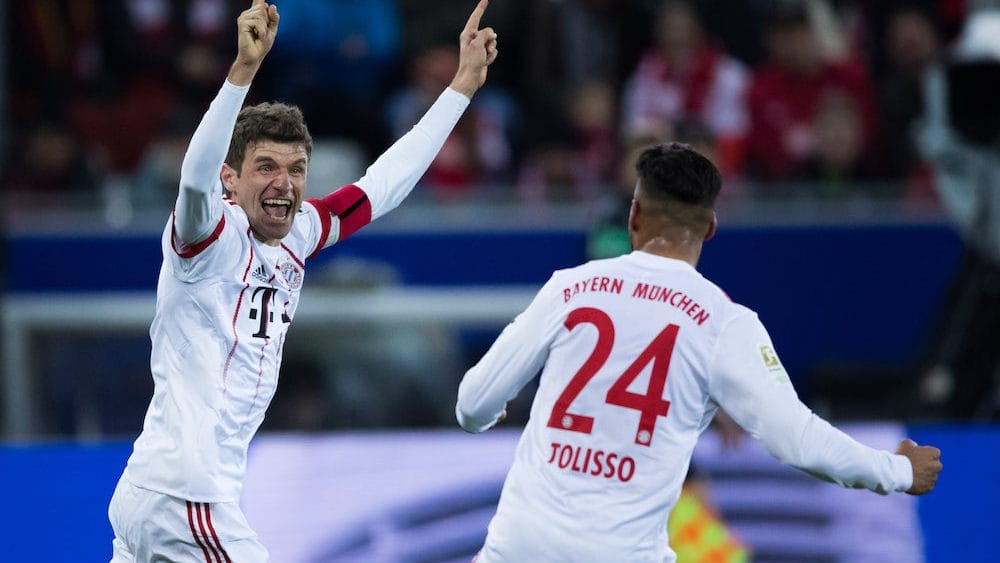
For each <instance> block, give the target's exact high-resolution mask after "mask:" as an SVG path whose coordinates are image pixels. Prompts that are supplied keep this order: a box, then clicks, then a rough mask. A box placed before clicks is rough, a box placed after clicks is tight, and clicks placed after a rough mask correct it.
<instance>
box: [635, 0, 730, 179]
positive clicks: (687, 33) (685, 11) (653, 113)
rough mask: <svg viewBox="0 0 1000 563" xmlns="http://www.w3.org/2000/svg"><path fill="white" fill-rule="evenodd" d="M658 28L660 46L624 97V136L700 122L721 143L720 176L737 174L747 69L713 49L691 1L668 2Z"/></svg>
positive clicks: (646, 58)
mask: <svg viewBox="0 0 1000 563" xmlns="http://www.w3.org/2000/svg"><path fill="white" fill-rule="evenodd" d="M655 25H656V30H655V37H656V47H655V48H653V49H651V50H649V51H647V52H646V53H645V54H644V55H643V57H642V60H641V61H640V62H639V66H638V67H637V68H636V70H635V72H634V73H633V74H632V77H631V78H630V79H629V81H628V83H627V84H626V86H625V91H624V93H623V102H622V103H623V113H624V115H623V120H622V121H623V127H624V129H625V131H626V132H627V133H628V134H634V133H637V132H640V131H666V130H669V128H670V127H671V126H672V125H674V124H676V123H678V122H679V121H682V120H689V121H691V120H697V121H701V122H703V123H704V124H705V125H706V126H707V127H708V129H709V131H711V133H712V135H713V136H714V137H715V139H716V142H717V145H718V159H717V161H718V163H719V166H720V168H721V171H722V172H723V174H732V173H734V172H735V171H737V170H739V169H740V167H741V162H742V153H743V144H744V141H745V137H746V133H747V128H748V125H749V122H748V117H747V113H746V112H747V109H746V93H747V87H748V83H749V78H748V75H747V72H746V70H745V68H744V67H743V65H742V64H741V63H739V62H738V61H736V60H735V59H733V58H732V57H730V56H729V55H727V54H726V53H724V52H722V51H721V50H720V49H719V48H717V47H716V46H715V45H713V44H712V42H711V41H710V40H709V38H708V37H706V35H705V32H704V29H703V26H702V24H701V21H700V20H699V17H698V13H697V11H696V9H695V7H694V5H693V4H690V3H688V2H687V1H684V0H667V1H665V2H663V4H662V6H661V10H660V13H659V15H658V16H657V18H656V24H655Z"/></svg>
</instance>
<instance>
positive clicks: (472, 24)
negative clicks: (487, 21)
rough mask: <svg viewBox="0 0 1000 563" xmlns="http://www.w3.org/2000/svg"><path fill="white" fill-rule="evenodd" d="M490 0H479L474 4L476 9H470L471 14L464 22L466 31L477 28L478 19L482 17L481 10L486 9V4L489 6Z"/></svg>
mask: <svg viewBox="0 0 1000 563" xmlns="http://www.w3.org/2000/svg"><path fill="white" fill-rule="evenodd" d="M489 4H490V0H479V4H476V9H475V10H472V15H470V16H469V21H467V22H465V30H466V31H477V30H478V29H479V20H481V19H482V18H483V12H485V11H486V6H489Z"/></svg>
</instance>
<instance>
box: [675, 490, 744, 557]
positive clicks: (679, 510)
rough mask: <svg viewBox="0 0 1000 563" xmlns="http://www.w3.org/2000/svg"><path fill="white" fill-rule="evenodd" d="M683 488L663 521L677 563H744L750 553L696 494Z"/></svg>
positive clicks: (706, 502) (702, 498) (703, 499)
mask: <svg viewBox="0 0 1000 563" xmlns="http://www.w3.org/2000/svg"><path fill="white" fill-rule="evenodd" d="M697 489H698V488H697V486H687V485H686V486H685V487H684V488H683V489H682V490H681V496H680V498H679V499H678V500H677V504H676V506H674V510H673V511H672V512H671V513H670V519H669V520H668V521H667V533H668V534H669V536H670V547H671V548H672V549H673V550H674V552H675V553H676V554H677V563H746V562H747V561H749V560H750V553H749V551H748V550H747V548H746V546H744V545H743V544H742V543H740V542H739V540H737V539H736V537H735V536H734V535H733V533H732V532H730V531H729V529H728V528H726V525H725V523H724V522H723V521H722V519H720V518H719V516H718V514H716V512H715V510H714V509H713V508H712V506H711V505H710V504H709V503H708V501H706V500H705V498H704V496H703V495H702V494H700V492H699V491H698V490H697Z"/></svg>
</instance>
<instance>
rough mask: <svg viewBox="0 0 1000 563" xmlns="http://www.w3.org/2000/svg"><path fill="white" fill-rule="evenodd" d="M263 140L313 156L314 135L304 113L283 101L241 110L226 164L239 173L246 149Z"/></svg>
mask: <svg viewBox="0 0 1000 563" xmlns="http://www.w3.org/2000/svg"><path fill="white" fill-rule="evenodd" d="M263 140H266V141H273V142H275V143H288V144H296V145H302V147H303V148H305V150H306V156H312V136H310V135H309V128H308V127H306V121H305V118H304V117H303V116H302V110H300V109H299V108H298V107H297V106H293V105H289V104H283V103H280V102H273V103H272V102H265V103H262V104H257V105H255V106H247V107H245V108H243V110H241V111H240V114H239V116H238V117H237V118H236V127H235V128H234V129H233V139H232V141H230V143H229V152H228V153H227V154H226V164H228V165H229V166H231V167H233V168H234V169H235V170H236V172H237V174H239V172H240V170H242V167H243V157H244V156H246V150H247V146H248V145H249V144H250V143H256V142H258V141H263Z"/></svg>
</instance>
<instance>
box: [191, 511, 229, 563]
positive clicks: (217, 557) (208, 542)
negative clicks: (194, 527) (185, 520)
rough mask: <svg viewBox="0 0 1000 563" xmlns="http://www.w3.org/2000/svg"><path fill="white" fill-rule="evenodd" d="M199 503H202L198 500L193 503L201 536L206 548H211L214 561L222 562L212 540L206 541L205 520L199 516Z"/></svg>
mask: <svg viewBox="0 0 1000 563" xmlns="http://www.w3.org/2000/svg"><path fill="white" fill-rule="evenodd" d="M201 504H202V503H200V502H196V503H195V504H194V508H195V510H196V511H197V512H198V528H199V529H201V536H202V537H203V538H205V544H206V545H207V546H208V549H211V550H212V555H214V556H215V563H222V558H221V557H219V552H218V551H216V550H215V546H213V545H212V542H210V541H208V532H206V531H205V522H204V520H203V519H202V516H201Z"/></svg>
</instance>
